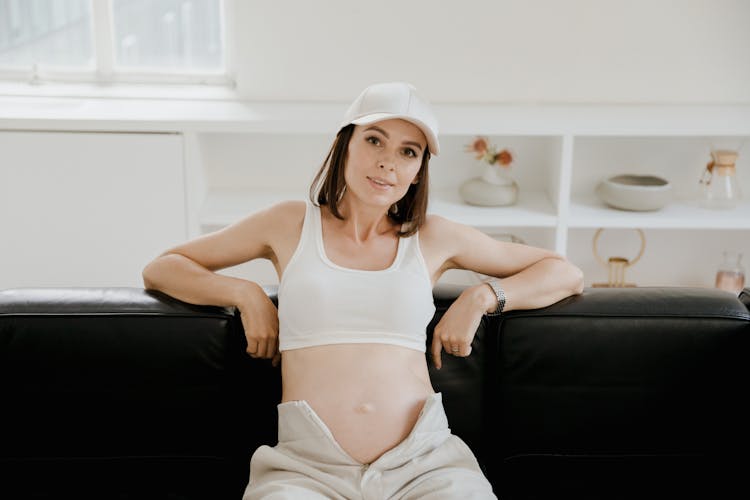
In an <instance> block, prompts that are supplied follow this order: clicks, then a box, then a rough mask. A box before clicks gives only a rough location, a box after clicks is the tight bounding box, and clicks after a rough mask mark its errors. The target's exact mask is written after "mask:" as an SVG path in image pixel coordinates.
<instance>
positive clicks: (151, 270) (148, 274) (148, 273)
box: [141, 255, 163, 290]
mask: <svg viewBox="0 0 750 500" xmlns="http://www.w3.org/2000/svg"><path fill="white" fill-rule="evenodd" d="M162 257H163V255H160V256H158V257H157V258H155V259H154V260H152V261H151V262H149V263H148V264H146V267H144V268H143V270H142V271H141V278H142V279H143V287H144V288H145V289H146V290H153V289H155V288H156V287H157V283H158V276H159V270H160V268H161V267H162V264H163V262H162Z"/></svg>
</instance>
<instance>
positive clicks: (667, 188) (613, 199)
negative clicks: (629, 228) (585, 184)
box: [596, 174, 672, 211]
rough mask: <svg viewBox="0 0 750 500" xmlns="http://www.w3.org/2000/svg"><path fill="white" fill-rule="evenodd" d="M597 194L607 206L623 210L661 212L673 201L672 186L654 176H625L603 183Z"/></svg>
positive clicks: (599, 185)
mask: <svg viewBox="0 0 750 500" xmlns="http://www.w3.org/2000/svg"><path fill="white" fill-rule="evenodd" d="M596 194H597V195H599V197H600V198H601V199H602V201H603V202H604V203H606V204H607V205H609V206H611V207H614V208H619V209H622V210H637V211H648V210H659V209H661V208H663V207H664V205H666V204H667V203H669V201H670V200H671V199H672V185H671V184H670V183H669V181H667V180H666V179H663V178H661V177H656V176H654V175H633V174H623V175H616V176H614V177H610V178H609V179H606V180H603V181H601V182H600V183H599V184H598V185H597V187H596Z"/></svg>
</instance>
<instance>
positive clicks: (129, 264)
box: [0, 131, 187, 289]
mask: <svg viewBox="0 0 750 500" xmlns="http://www.w3.org/2000/svg"><path fill="white" fill-rule="evenodd" d="M0 152H2V159H0V165H1V166H0V228H2V233H0V257H1V258H0V289H2V288H11V287H22V286H141V285H142V280H141V270H142V269H143V267H144V266H145V265H146V263H148V261H149V260H151V259H152V258H153V257H155V256H156V255H157V253H158V252H161V251H162V250H164V249H165V248H167V247H168V246H172V245H175V244H177V243H179V242H181V241H183V240H184V239H185V237H186V235H187V231H186V221H185V190H184V175H183V153H182V137H181V136H180V135H176V134H144V133H133V134H125V133H78V132H64V131H63V132H60V131H58V132H42V131H3V132H0Z"/></svg>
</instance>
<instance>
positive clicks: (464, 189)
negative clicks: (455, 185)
mask: <svg viewBox="0 0 750 500" xmlns="http://www.w3.org/2000/svg"><path fill="white" fill-rule="evenodd" d="M459 193H460V194H461V198H463V200H464V202H466V203H468V204H469V205H477V206H482V207H502V206H508V205H513V204H515V203H516V202H517V201H518V183H516V181H515V180H513V177H511V176H510V174H509V173H508V171H507V169H506V168H504V167H500V166H498V165H487V166H486V167H485V170H484V173H483V174H482V176H481V177H474V178H473V179H469V180H467V181H466V182H464V183H463V184H461V187H460V188H459Z"/></svg>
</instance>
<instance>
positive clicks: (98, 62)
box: [0, 0, 236, 93]
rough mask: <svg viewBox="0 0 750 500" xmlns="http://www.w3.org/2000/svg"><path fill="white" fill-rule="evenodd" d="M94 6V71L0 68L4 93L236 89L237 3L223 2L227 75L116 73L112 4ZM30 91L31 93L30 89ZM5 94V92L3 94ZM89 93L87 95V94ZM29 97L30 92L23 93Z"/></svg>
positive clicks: (94, 1)
mask: <svg viewBox="0 0 750 500" xmlns="http://www.w3.org/2000/svg"><path fill="white" fill-rule="evenodd" d="M89 1H90V5H91V29H92V33H91V40H92V44H93V48H94V67H93V68H91V69H88V70H87V69H78V70H71V69H63V68H60V67H55V66H49V65H36V64H35V65H34V66H33V67H31V68H17V69H16V68H0V81H4V82H5V83H6V84H5V85H0V93H15V92H12V91H10V92H7V91H8V89H10V88H11V87H14V88H18V85H15V86H14V85H7V83H8V82H15V83H16V84H18V83H23V84H25V86H28V87H33V86H39V85H40V84H45V85H47V84H53V85H54V84H55V83H61V84H82V85H84V86H85V85H115V86H116V85H117V84H146V85H160V84H183V85H195V86H218V87H223V88H231V89H234V88H236V81H235V69H234V54H233V52H232V50H231V45H232V44H231V43H230V42H231V41H232V40H233V39H234V36H233V35H234V34H233V33H232V23H231V22H230V20H231V19H233V18H234V12H235V8H236V7H235V2H236V0H220V1H219V19H220V22H221V24H222V26H221V28H222V29H221V33H222V37H223V39H222V44H223V47H224V52H223V53H224V60H223V67H224V69H223V71H214V72H211V71H204V72H197V71H193V70H179V69H177V70H170V71H163V72H162V71H156V72H154V71H148V72H146V71H137V70H136V71H131V70H128V71H119V72H118V71H116V70H115V68H114V54H115V52H114V49H115V48H114V22H113V18H112V0H89ZM28 90H30V89H28ZM3 91H5V92H3ZM83 92H84V93H85V91H83ZM21 93H28V92H21Z"/></svg>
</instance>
